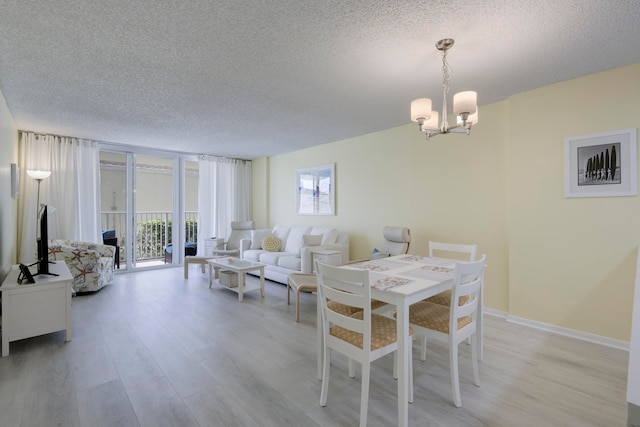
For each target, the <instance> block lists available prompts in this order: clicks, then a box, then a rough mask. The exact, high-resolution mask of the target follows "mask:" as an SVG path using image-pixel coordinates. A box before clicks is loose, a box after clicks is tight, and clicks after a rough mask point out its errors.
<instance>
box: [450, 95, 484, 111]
mask: <svg viewBox="0 0 640 427" xmlns="http://www.w3.org/2000/svg"><path fill="white" fill-rule="evenodd" d="M476 105H478V94H477V93H476V92H474V91H472V90H468V91H466V92H458V93H456V94H455V95H453V113H454V114H455V115H456V116H459V115H460V114H462V113H468V114H469V115H471V114H473V113H475V112H476Z"/></svg>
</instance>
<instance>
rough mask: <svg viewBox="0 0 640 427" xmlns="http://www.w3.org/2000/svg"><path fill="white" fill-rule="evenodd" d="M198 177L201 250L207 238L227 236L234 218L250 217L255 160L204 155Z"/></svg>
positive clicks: (199, 250)
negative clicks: (253, 161)
mask: <svg viewBox="0 0 640 427" xmlns="http://www.w3.org/2000/svg"><path fill="white" fill-rule="evenodd" d="M198 169H199V171H198V174H199V179H198V254H203V253H204V239H205V238H210V237H219V238H223V239H225V240H226V238H227V237H228V236H229V234H230V233H231V221H248V220H250V219H251V218H252V208H251V199H252V194H251V162H250V161H245V160H237V159H224V158H213V157H207V156H200V160H199V167H198Z"/></svg>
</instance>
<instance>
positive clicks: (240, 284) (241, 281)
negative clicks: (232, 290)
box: [238, 271, 246, 302]
mask: <svg viewBox="0 0 640 427" xmlns="http://www.w3.org/2000/svg"><path fill="white" fill-rule="evenodd" d="M245 274H246V273H245V272H244V271H243V272H241V273H238V301H240V302H242V300H243V298H244V279H245V277H244V275H245Z"/></svg>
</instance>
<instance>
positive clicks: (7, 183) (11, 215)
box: [0, 92, 18, 280]
mask: <svg viewBox="0 0 640 427" xmlns="http://www.w3.org/2000/svg"><path fill="white" fill-rule="evenodd" d="M0 159H2V163H0V280H3V279H4V277H5V275H6V274H7V273H8V272H9V269H10V268H11V265H12V264H15V263H16V259H17V257H16V250H17V249H16V248H17V242H18V238H17V231H16V230H17V226H16V225H17V223H18V220H17V218H18V199H14V198H13V197H11V163H16V164H17V163H18V129H17V128H16V125H15V123H14V121H13V116H12V115H11V113H10V112H9V109H8V108H7V104H6V102H5V100H4V96H3V95H2V93H1V92H0Z"/></svg>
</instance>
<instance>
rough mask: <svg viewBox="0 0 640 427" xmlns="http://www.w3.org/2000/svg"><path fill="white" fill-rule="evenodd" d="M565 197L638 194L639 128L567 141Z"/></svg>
mask: <svg viewBox="0 0 640 427" xmlns="http://www.w3.org/2000/svg"><path fill="white" fill-rule="evenodd" d="M564 144H565V145H564V162H565V172H564V173H565V197H610V196H636V195H637V194H638V178H637V157H636V129H623V130H618V131H613V132H605V133H597V134H592V135H583V136H575V137H570V138H565V140H564Z"/></svg>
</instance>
